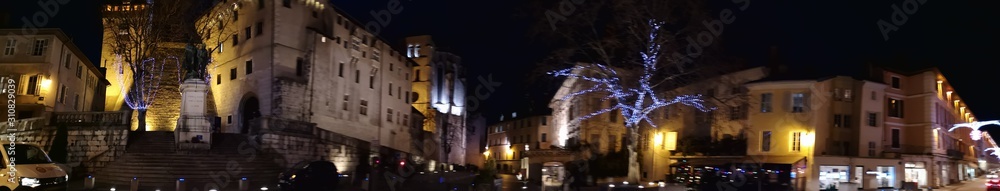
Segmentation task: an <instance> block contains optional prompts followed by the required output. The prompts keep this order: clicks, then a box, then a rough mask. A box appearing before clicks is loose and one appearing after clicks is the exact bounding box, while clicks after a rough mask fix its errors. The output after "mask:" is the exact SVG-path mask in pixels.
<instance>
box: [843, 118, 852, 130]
mask: <svg viewBox="0 0 1000 191" xmlns="http://www.w3.org/2000/svg"><path fill="white" fill-rule="evenodd" d="M851 123H852V121H851V115H844V119H843V121H842V122H840V124H841V125H843V126H844V127H847V128H851Z"/></svg>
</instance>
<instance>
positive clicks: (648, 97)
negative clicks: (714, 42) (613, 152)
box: [549, 20, 715, 181]
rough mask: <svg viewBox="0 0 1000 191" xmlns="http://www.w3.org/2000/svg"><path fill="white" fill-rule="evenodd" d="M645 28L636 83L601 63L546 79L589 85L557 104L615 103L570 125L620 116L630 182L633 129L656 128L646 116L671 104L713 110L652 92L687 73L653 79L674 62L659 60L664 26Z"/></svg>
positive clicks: (693, 99) (634, 177)
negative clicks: (595, 98) (593, 99)
mask: <svg viewBox="0 0 1000 191" xmlns="http://www.w3.org/2000/svg"><path fill="white" fill-rule="evenodd" d="M648 24H649V27H650V28H649V35H647V37H648V38H649V39H646V41H644V42H645V43H647V44H646V45H644V46H642V48H643V49H644V50H642V51H640V52H639V53H640V56H641V58H642V63H641V64H642V66H643V67H642V71H641V75H640V76H639V78H638V79H637V80H636V79H633V78H629V79H628V80H630V81H628V82H624V80H623V77H628V76H631V75H634V74H633V73H626V74H625V76H623V75H622V74H619V72H618V71H617V70H616V69H614V68H612V67H610V66H608V65H605V64H602V63H594V64H585V65H577V66H575V67H571V68H567V69H562V70H557V71H553V72H549V74H550V75H553V76H555V77H567V78H570V79H577V80H583V81H585V82H589V83H590V84H587V85H584V86H589V87H584V89H583V90H579V91H575V92H571V93H569V94H567V95H565V96H563V97H561V98H559V100H560V101H567V100H572V99H573V98H574V97H576V96H579V95H584V94H590V93H600V94H607V95H605V96H603V98H601V101H607V100H609V99H613V100H615V102H614V104H612V105H611V106H609V107H607V108H604V109H600V110H598V111H595V112H593V113H590V114H588V115H584V116H582V117H579V118H576V119H570V120H572V123H574V124H578V123H579V122H580V121H583V120H586V119H589V118H591V117H594V116H597V115H601V114H604V113H607V112H612V111H615V110H619V111H620V112H621V116H622V117H623V118H624V119H625V121H624V122H625V126H626V127H627V128H628V130H629V132H630V133H629V140H630V141H629V146H628V150H629V169H628V175H629V176H628V177H629V180H631V181H638V178H639V163H638V161H637V160H638V158H637V157H636V155H637V153H635V152H636V151H635V147H636V146H637V145H636V144H637V142H638V141H636V140H634V139H637V136H638V133H637V132H636V128H637V127H638V126H639V124H640V123H642V122H646V123H648V124H649V125H650V126H652V127H654V128H655V127H656V124H655V123H653V121H652V119H650V118H649V115H650V113H652V112H654V111H656V110H657V109H660V108H662V107H665V106H669V105H674V104H683V105H687V106H691V107H694V108H697V109H698V110H701V111H705V112H707V111H711V110H714V109H715V108H713V107H708V106H706V105H705V101H704V100H702V97H701V95H700V94H694V95H679V96H667V95H665V94H664V93H662V92H657V91H654V88H655V87H656V86H657V85H659V84H661V83H662V82H668V81H673V80H677V78H679V77H680V76H682V75H685V74H688V73H691V72H690V71H684V67H683V66H680V67H677V69H678V70H680V72H678V73H677V74H675V75H668V76H660V75H656V74H663V73H662V72H660V71H658V70H657V69H658V68H657V64H661V62H663V63H670V62H673V63H678V62H675V61H674V60H670V59H669V58H668V59H664V60H661V57H660V53H661V52H662V49H661V43H665V42H666V40H665V39H667V38H665V37H663V36H661V35H662V34H661V33H662V31H661V27H662V26H663V24H664V23H663V22H660V21H656V20H649V21H648ZM654 75H656V76H659V77H658V78H657V79H656V80H657V82H655V83H654V82H653V81H654V78H653V77H654ZM631 80H636V81H631ZM591 84H592V85H591Z"/></svg>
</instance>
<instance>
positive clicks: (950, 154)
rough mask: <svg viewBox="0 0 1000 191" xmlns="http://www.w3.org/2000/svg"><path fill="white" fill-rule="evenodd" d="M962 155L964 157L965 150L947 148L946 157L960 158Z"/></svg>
mask: <svg viewBox="0 0 1000 191" xmlns="http://www.w3.org/2000/svg"><path fill="white" fill-rule="evenodd" d="M964 157H965V152H962V151H959V150H956V149H948V158H951V159H957V160H961V159H962V158H964Z"/></svg>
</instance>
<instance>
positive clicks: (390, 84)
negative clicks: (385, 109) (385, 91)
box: [389, 83, 392, 96]
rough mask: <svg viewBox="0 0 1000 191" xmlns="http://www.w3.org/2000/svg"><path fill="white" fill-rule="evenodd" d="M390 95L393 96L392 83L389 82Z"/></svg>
mask: <svg viewBox="0 0 1000 191" xmlns="http://www.w3.org/2000/svg"><path fill="white" fill-rule="evenodd" d="M389 96H392V83H389Z"/></svg>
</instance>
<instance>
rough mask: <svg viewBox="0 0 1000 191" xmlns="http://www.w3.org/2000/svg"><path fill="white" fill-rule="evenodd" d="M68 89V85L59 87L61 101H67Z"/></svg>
mask: <svg viewBox="0 0 1000 191" xmlns="http://www.w3.org/2000/svg"><path fill="white" fill-rule="evenodd" d="M67 90H68V89H66V86H62V88H60V89H59V103H66V91H67Z"/></svg>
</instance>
